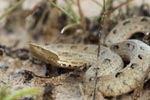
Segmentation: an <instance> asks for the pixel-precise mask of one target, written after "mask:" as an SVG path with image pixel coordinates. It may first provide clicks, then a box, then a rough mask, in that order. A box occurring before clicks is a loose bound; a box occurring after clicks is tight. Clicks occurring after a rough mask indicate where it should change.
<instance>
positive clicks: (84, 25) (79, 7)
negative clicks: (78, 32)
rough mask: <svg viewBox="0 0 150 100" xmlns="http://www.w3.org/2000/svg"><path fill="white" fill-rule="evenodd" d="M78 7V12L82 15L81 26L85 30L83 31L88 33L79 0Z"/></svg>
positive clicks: (78, 0)
mask: <svg viewBox="0 0 150 100" xmlns="http://www.w3.org/2000/svg"><path fill="white" fill-rule="evenodd" d="M77 6H78V12H79V15H80V24H81V26H82V28H83V31H84V32H85V31H86V22H85V18H84V14H83V11H82V9H81V5H80V0H77Z"/></svg>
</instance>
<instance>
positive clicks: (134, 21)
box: [30, 17, 150, 96]
mask: <svg viewBox="0 0 150 100" xmlns="http://www.w3.org/2000/svg"><path fill="white" fill-rule="evenodd" d="M149 24H150V18H148V17H133V18H129V19H126V20H124V21H121V22H119V23H118V24H117V25H116V26H115V27H114V28H113V29H112V31H110V33H109V34H108V36H107V37H106V41H105V44H106V45H107V47H106V46H103V45H101V46H100V53H99V55H100V56H99V58H98V59H97V52H98V46H97V45H83V44H61V43H60V44H50V45H46V46H45V45H38V44H36V43H30V51H31V53H32V54H33V55H34V56H36V57H38V58H39V59H41V60H43V61H45V62H47V63H50V64H52V65H53V66H56V67H61V68H69V69H76V68H81V67H82V66H86V67H87V68H88V69H87V71H86V72H85V74H84V79H83V80H84V85H85V91H86V92H87V93H89V94H91V93H92V92H93V88H94V86H95V85H94V77H95V70H97V71H98V75H97V78H98V79H97V85H96V88H97V91H98V92H100V93H102V94H103V95H104V96H118V95H122V94H125V93H128V92H130V91H132V90H135V89H136V88H137V87H138V86H139V85H140V84H141V83H142V82H143V81H144V79H145V78H146V76H147V75H148V73H149V69H150V68H149V64H150V62H149V57H148V56H147V55H149V53H150V47H149V46H148V45H147V44H145V43H143V42H142V41H139V40H135V39H130V38H131V37H132V36H133V35H134V34H135V33H137V32H142V33H143V34H146V32H150V26H149ZM124 61H128V64H126V65H125V64H124Z"/></svg>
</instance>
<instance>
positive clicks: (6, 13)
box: [0, 0, 24, 20]
mask: <svg viewBox="0 0 150 100" xmlns="http://www.w3.org/2000/svg"><path fill="white" fill-rule="evenodd" d="M23 2H24V0H20V1H18V2H16V3H15V4H14V5H13V6H12V7H10V8H8V9H7V10H6V11H5V12H4V13H3V14H2V15H1V16H0V20H2V19H3V18H4V17H5V16H7V15H8V14H9V13H11V12H12V11H13V10H14V9H15V8H16V7H18V6H19V5H21V4H22V3H23Z"/></svg>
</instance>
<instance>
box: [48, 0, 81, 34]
mask: <svg viewBox="0 0 150 100" xmlns="http://www.w3.org/2000/svg"><path fill="white" fill-rule="evenodd" d="M47 1H48V2H49V3H50V4H51V5H53V6H54V7H56V8H58V9H59V10H60V11H61V12H62V13H64V14H65V15H66V16H67V17H68V18H70V19H71V20H72V23H71V24H68V25H66V26H65V27H64V28H63V29H62V30H61V32H60V33H64V31H65V30H67V29H69V28H72V27H75V26H78V25H80V19H79V17H78V16H77V14H76V12H75V11H74V10H73V7H72V4H71V3H70V2H69V1H68V0H64V1H65V3H66V5H67V10H64V9H63V8H61V7H59V6H58V5H56V4H55V3H54V2H53V1H52V0H47Z"/></svg>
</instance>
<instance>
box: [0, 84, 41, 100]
mask: <svg viewBox="0 0 150 100" xmlns="http://www.w3.org/2000/svg"><path fill="white" fill-rule="evenodd" d="M8 88H9V86H8V85H4V86H3V87H1V88H0V100H17V99H19V98H21V97H24V96H28V95H30V96H35V95H39V94H41V93H42V89H39V88H24V89H21V90H17V91H14V92H13V93H12V94H9V89H8Z"/></svg>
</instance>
